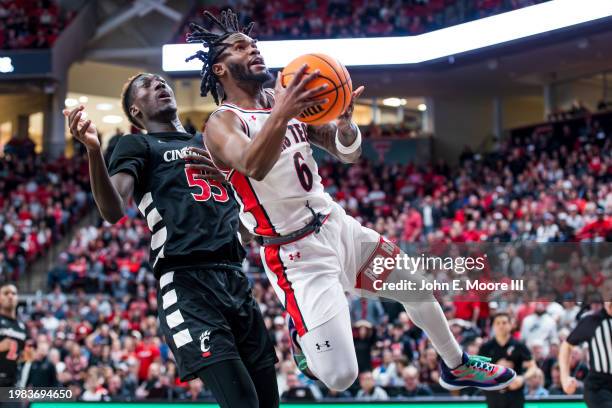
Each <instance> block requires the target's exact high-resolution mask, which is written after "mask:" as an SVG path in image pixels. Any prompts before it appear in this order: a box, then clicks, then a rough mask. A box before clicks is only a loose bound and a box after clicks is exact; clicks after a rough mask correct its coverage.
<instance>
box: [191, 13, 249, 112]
mask: <svg viewBox="0 0 612 408" xmlns="http://www.w3.org/2000/svg"><path fill="white" fill-rule="evenodd" d="M204 16H205V17H207V18H208V19H209V20H210V22H211V23H212V27H211V30H208V29H206V28H204V27H202V26H201V25H199V24H196V23H190V24H189V27H190V28H191V30H192V31H191V32H190V33H189V34H187V42H188V43H202V44H204V47H206V48H208V51H207V52H205V51H198V52H196V53H195V54H194V55H192V56H190V57H189V58H187V59H186V60H185V61H186V62H188V61H191V60H192V59H194V58H198V59H199V60H200V61H202V62H203V63H204V64H203V65H202V70H201V71H200V76H201V77H202V82H201V84H200V95H201V96H206V95H208V93H209V92H210V94H211V95H212V97H213V99H214V100H215V103H216V104H217V105H218V104H219V90H218V88H217V86H218V81H217V77H216V76H215V75H214V74H213V72H212V66H213V64H214V63H215V60H216V59H217V57H218V56H219V55H221V53H222V52H223V51H224V50H225V49H226V48H227V47H228V46H229V44H224V43H223V41H225V40H226V39H227V38H228V37H229V36H230V35H232V34H234V33H243V34H245V35H250V34H251V30H252V29H253V26H254V25H255V23H253V22H251V23H249V25H247V26H246V27H240V23H239V22H238V15H237V14H236V13H234V12H233V11H232V10H231V9H228V10H227V11H222V12H221V20H219V19H217V18H216V17H215V16H213V15H212V13H210V12H208V11H204ZM215 27H216V28H218V29H219V30H220V33H216V32H213V31H212V30H213V29H214V28H215Z"/></svg>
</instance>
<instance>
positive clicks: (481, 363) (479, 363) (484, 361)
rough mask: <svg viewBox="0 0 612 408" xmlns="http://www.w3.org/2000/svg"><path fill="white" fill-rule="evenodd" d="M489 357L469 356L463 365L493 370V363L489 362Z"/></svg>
mask: <svg viewBox="0 0 612 408" xmlns="http://www.w3.org/2000/svg"><path fill="white" fill-rule="evenodd" d="M490 361H491V359H490V358H489V357H484V356H470V357H469V359H468V361H467V363H465V365H467V366H469V367H474V368H476V369H477V370H485V371H488V372H491V371H493V365H491V364H490Z"/></svg>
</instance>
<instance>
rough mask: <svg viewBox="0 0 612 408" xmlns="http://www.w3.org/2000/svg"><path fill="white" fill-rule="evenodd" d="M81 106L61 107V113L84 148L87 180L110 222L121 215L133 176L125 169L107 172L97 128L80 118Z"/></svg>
mask: <svg viewBox="0 0 612 408" xmlns="http://www.w3.org/2000/svg"><path fill="white" fill-rule="evenodd" d="M83 109H84V107H83V106H79V107H77V108H75V109H73V110H72V111H69V110H67V109H65V110H64V111H63V113H64V116H66V117H67V118H68V128H69V129H70V133H71V134H72V137H74V138H75V139H77V140H78V141H79V142H81V143H83V144H84V145H85V147H86V148H87V157H88V159H89V181H90V184H91V191H92V193H93V196H94V200H95V201H96V205H97V206H98V210H100V214H101V215H102V218H104V219H105V220H106V221H108V222H110V223H113V224H114V223H116V222H117V221H119V220H120V219H121V218H122V217H123V215H124V213H125V207H126V205H127V203H128V202H129V200H130V198H131V197H132V194H133V192H134V177H132V176H131V175H130V174H127V173H118V174H115V175H114V176H113V177H110V176H109V175H108V170H107V169H106V163H105V162H104V156H103V154H102V148H101V146H100V140H99V139H98V131H97V130H96V126H95V125H94V124H93V123H92V122H91V120H83V119H82V118H81V117H82V111H83Z"/></svg>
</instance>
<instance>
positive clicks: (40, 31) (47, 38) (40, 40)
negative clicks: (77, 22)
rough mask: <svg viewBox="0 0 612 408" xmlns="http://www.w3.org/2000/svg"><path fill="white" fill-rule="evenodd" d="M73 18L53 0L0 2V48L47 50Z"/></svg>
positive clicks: (5, 0)
mask: <svg viewBox="0 0 612 408" xmlns="http://www.w3.org/2000/svg"><path fill="white" fill-rule="evenodd" d="M73 16H74V15H73V13H68V12H65V11H64V10H62V9H61V8H60V7H59V2H58V1H57V0H38V1H30V0H27V1H26V0H0V49H5V50H6V49H9V50H14V49H26V48H28V49H31V48H50V47H51V46H53V43H54V42H55V40H56V39H57V37H58V36H59V34H60V32H61V31H62V30H63V28H64V27H65V26H66V25H67V24H68V23H69V21H70V20H71V19H72V17H73Z"/></svg>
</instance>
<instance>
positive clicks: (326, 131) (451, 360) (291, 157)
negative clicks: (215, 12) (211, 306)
mask: <svg viewBox="0 0 612 408" xmlns="http://www.w3.org/2000/svg"><path fill="white" fill-rule="evenodd" d="M205 15H206V16H207V17H208V18H209V19H210V20H211V22H212V24H213V25H214V26H216V28H218V29H220V30H221V33H214V32H212V31H209V30H207V29H204V28H203V27H200V26H198V25H195V24H192V29H193V32H192V33H191V34H190V36H189V37H188V41H189V42H202V43H204V45H205V46H206V47H207V48H208V51H207V52H203V51H199V52H198V53H197V54H196V55H194V56H193V57H192V58H196V57H197V58H199V59H200V60H202V61H203V62H204V67H203V69H202V87H201V91H202V95H206V94H207V93H208V92H210V93H211V94H212V96H213V98H214V99H215V102H216V103H217V104H218V105H219V107H218V108H217V110H215V111H214V112H213V113H212V114H211V116H210V118H209V121H208V123H207V126H206V132H205V143H206V146H207V149H208V150H209V152H210V154H211V157H212V158H213V160H214V161H215V164H216V165H217V167H218V168H219V169H220V170H221V171H222V172H223V173H224V174H225V176H226V178H227V180H228V181H229V182H230V183H231V185H232V187H233V189H234V192H235V196H236V198H237V200H238V202H239V204H240V207H241V214H240V218H241V221H242V223H243V224H244V225H245V226H246V227H247V228H248V229H249V231H250V232H251V233H252V234H254V235H255V236H257V237H258V239H259V241H260V242H262V247H261V257H262V261H263V264H264V266H265V270H266V274H267V276H268V278H269V279H270V282H271V284H272V286H273V287H274V289H275V292H276V294H277V295H278V297H279V299H280V301H281V302H282V303H283V305H284V306H285V309H286V310H287V312H288V313H289V315H290V316H291V319H292V321H293V326H294V327H295V330H296V332H297V336H295V337H296V339H295V340H297V342H298V343H299V344H298V345H295V346H299V347H294V351H296V348H301V350H298V353H297V354H298V355H299V354H301V353H303V357H302V358H298V359H297V362H298V365H299V367H300V369H302V370H303V371H306V368H307V369H308V371H309V372H310V373H311V374H312V375H314V376H315V377H317V378H318V379H319V380H321V381H322V382H323V383H324V384H325V385H326V386H327V387H329V388H331V389H336V390H344V389H346V388H348V387H349V386H350V385H351V384H352V383H353V382H354V381H355V379H356V378H357V374H358V371H357V359H356V356H355V349H354V345H353V338H352V331H351V322H350V317H349V308H348V302H347V300H346V297H345V291H353V292H354V291H355V288H356V287H360V282H362V277H363V273H364V272H365V271H366V270H367V269H368V268H369V267H370V266H371V262H372V259H373V258H374V257H375V256H378V255H384V254H387V255H389V256H390V255H393V256H395V254H398V253H400V250H399V248H397V247H396V246H395V245H393V244H392V243H390V242H388V241H386V240H385V239H384V238H383V237H381V236H380V235H379V234H378V233H377V232H375V231H373V230H371V229H368V228H365V227H362V226H361V225H360V224H359V223H358V222H357V221H356V220H355V219H354V218H352V217H350V216H348V215H347V214H346V213H345V212H344V210H343V209H342V207H340V206H339V205H338V204H336V203H335V202H333V200H332V198H331V197H330V196H329V195H328V194H327V193H325V192H324V189H323V185H322V184H321V178H320V176H319V174H318V169H317V164H316V162H315V160H314V158H313V155H312V149H311V146H310V144H311V143H313V144H315V145H318V146H320V147H322V148H324V149H325V150H327V151H328V152H329V153H330V154H332V155H333V156H335V157H336V158H338V159H339V160H341V161H343V162H347V163H353V162H355V161H356V160H357V159H358V158H359V156H360V153H361V149H360V145H361V135H360V133H359V129H358V127H357V126H356V125H355V124H354V123H353V122H352V121H351V116H352V110H353V102H354V99H355V98H357V97H358V96H359V95H360V94H361V92H363V87H359V88H357V90H355V91H354V92H353V100H352V102H351V105H350V107H349V108H348V109H347V112H345V114H343V115H342V116H341V117H340V118H339V119H338V120H337V121H336V122H335V123H330V124H327V125H324V126H316V127H315V126H308V125H306V124H304V123H302V122H299V121H298V120H296V119H295V118H296V117H297V116H298V115H299V114H300V113H301V112H302V111H304V110H305V109H307V108H309V107H311V106H315V105H317V104H319V103H321V102H322V101H320V100H315V98H314V96H315V95H317V94H318V93H321V92H322V91H324V90H325V87H318V88H316V89H312V90H307V89H306V85H307V84H308V83H309V82H310V81H312V80H313V79H314V78H315V77H316V76H317V74H318V72H317V71H315V72H313V73H311V74H308V75H305V70H306V67H305V66H304V67H302V68H301V69H300V70H299V71H298V72H297V74H296V75H295V77H294V78H293V79H292V81H291V82H290V83H289V84H288V85H287V87H286V88H284V87H283V86H282V85H281V83H280V76H279V77H278V78H277V80H276V86H275V88H274V90H272V89H264V87H263V84H264V83H265V82H266V81H268V80H269V79H271V75H270V74H269V72H268V70H267V68H266V66H265V64H264V60H263V58H262V56H261V55H260V53H259V51H258V49H257V46H256V42H255V40H253V39H252V38H250V37H249V36H247V35H245V34H244V33H243V32H241V31H240V30H239V28H238V20H237V17H236V15H235V14H233V13H232V12H231V11H229V12H227V13H226V12H224V13H223V23H221V22H219V21H218V20H217V19H216V18H215V17H214V16H212V15H211V14H210V13H206V12H205ZM227 27H233V28H235V29H228V28H227ZM247 29H250V26H249V27H247ZM219 103H220V104H219ZM364 248H369V249H368V250H364ZM373 294H374V295H375V293H373ZM390 297H392V298H393V295H391V296H390ZM397 300H399V301H402V299H397ZM402 304H403V305H404V307H405V309H406V312H407V313H408V315H409V316H410V318H411V319H412V321H413V322H414V323H415V324H416V325H418V326H419V327H420V328H421V329H423V330H424V331H425V333H426V334H427V336H428V337H429V339H430V340H431V342H432V344H433V345H434V347H435V348H436V350H437V351H438V353H439V354H440V356H441V358H442V360H443V361H442V362H441V380H440V382H441V384H442V385H443V386H444V387H446V388H448V389H461V388H464V387H468V386H475V387H478V388H482V389H487V390H495V389H501V388H504V387H506V386H507V385H508V384H509V383H510V382H512V380H513V379H514V377H515V375H516V374H515V373H514V371H512V370H511V369H507V368H504V367H502V366H498V365H494V364H490V363H489V362H488V360H487V359H486V358H483V357H480V356H468V355H467V354H466V353H463V352H462V350H461V348H460V347H459V345H458V344H457V342H456V340H455V338H454V337H453V335H452V333H451V331H450V330H449V327H448V323H447V321H446V319H445V317H444V314H443V312H442V309H441V307H440V306H439V304H438V303H437V302H436V301H435V299H434V298H433V295H432V294H429V295H428V297H427V298H426V299H421V301H405V299H404V301H402Z"/></svg>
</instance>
